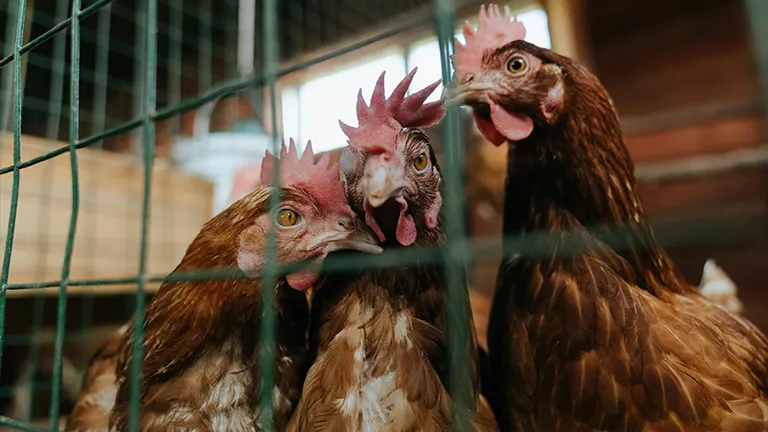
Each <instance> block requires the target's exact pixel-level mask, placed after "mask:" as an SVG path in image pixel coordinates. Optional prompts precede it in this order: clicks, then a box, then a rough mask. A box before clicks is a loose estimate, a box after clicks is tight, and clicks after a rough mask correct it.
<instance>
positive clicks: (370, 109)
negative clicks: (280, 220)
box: [340, 68, 445, 246]
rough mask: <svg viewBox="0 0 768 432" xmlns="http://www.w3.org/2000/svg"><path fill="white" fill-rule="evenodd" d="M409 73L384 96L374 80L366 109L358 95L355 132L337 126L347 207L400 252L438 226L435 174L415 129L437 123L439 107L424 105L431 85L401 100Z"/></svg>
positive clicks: (381, 85)
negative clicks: (344, 143) (343, 138)
mask: <svg viewBox="0 0 768 432" xmlns="http://www.w3.org/2000/svg"><path fill="white" fill-rule="evenodd" d="M416 70H417V69H415V68H414V69H413V70H412V71H411V72H410V73H409V74H408V75H407V76H406V77H405V79H403V81H401V82H400V84H398V86H397V87H396V88H395V89H394V90H393V92H392V95H391V96H390V97H389V99H386V98H385V95H384V73H382V74H381V76H380V77H379V79H378V81H377V83H376V87H375V88H374V91H373V95H372V96H371V104H370V106H368V105H366V104H365V101H364V100H363V97H362V90H361V92H360V93H358V104H357V117H358V122H359V126H358V127H357V128H353V127H350V126H347V125H346V124H344V123H341V122H340V123H341V127H342V129H343V130H344V133H345V134H346V135H347V137H348V138H349V141H348V142H349V147H348V148H346V149H345V150H344V152H343V153H342V156H341V167H342V170H343V171H344V175H345V178H346V181H347V183H348V190H349V193H350V197H349V199H350V203H351V204H352V206H353V207H354V208H355V209H356V210H357V211H358V212H359V213H361V214H363V215H364V218H365V222H366V223H367V224H368V226H370V227H371V228H372V229H373V231H374V232H375V233H376V235H377V236H378V238H379V241H381V242H385V241H387V240H388V239H389V238H390V237H393V236H394V237H395V239H396V240H397V242H398V243H399V244H401V245H403V246H410V245H411V244H413V243H414V242H415V241H416V239H417V236H418V233H419V232H421V230H420V229H419V228H420V227H423V228H425V229H426V230H431V229H435V228H436V227H437V225H438V220H439V215H440V209H441V208H442V196H441V194H440V184H441V178H440V170H439V168H438V166H437V160H436V158H435V154H434V151H433V149H432V147H431V145H430V143H429V138H428V136H427V135H426V134H425V133H424V132H423V131H422V130H421V129H418V128H419V127H426V126H430V125H433V124H435V123H437V122H439V121H440V120H441V119H442V118H443V116H444V115H445V109H444V108H443V106H442V102H440V101H438V102H431V103H428V104H424V101H425V100H426V99H427V97H429V95H430V94H431V93H432V92H433V91H434V90H435V88H437V86H438V85H439V84H440V81H437V82H435V83H433V84H431V85H429V86H427V87H426V88H424V89H422V90H420V91H418V92H415V93H413V94H412V95H410V96H408V97H405V93H406V91H407V90H408V87H409V85H410V83H411V81H412V80H413V77H414V75H415V74H416Z"/></svg>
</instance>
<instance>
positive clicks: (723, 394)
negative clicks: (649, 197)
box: [446, 9, 768, 431]
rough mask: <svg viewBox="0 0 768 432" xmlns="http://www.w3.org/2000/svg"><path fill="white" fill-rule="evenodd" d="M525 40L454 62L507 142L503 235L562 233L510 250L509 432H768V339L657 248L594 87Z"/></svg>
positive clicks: (496, 365) (503, 416)
mask: <svg viewBox="0 0 768 432" xmlns="http://www.w3.org/2000/svg"><path fill="white" fill-rule="evenodd" d="M489 12H490V9H489ZM483 13H485V12H481V14H483ZM488 16H490V18H488ZM504 19H505V17H504V16H503V15H501V14H499V13H498V10H496V11H495V13H489V14H488V15H486V18H485V24H486V25H488V24H489V23H491V24H490V25H489V27H494V26H496V27H497V28H498V27H499V26H501V27H503V26H505V24H499V22H500V21H499V20H504ZM506 21H508V16H507V17H506ZM492 22H495V24H494V23H492ZM482 24H483V18H481V25H482ZM478 32H479V30H478ZM496 34H499V33H498V32H497V33H496ZM522 34H523V35H524V30H523V31H522ZM468 39H469V38H468ZM480 39H482V38H480V37H478V40H480ZM519 39H522V36H520V37H512V38H508V39H507V40H503V41H501V42H502V43H500V44H498V46H495V47H493V46H486V47H485V49H484V50H483V51H482V52H481V53H479V54H477V53H474V54H473V55H474V57H470V56H468V55H464V56H463V57H462V56H459V58H456V57H455V58H454V65H455V66H456V69H457V74H456V76H455V77H454V82H453V83H452V84H451V86H449V88H448V89H447V90H446V92H447V94H448V96H449V99H451V100H452V101H453V102H459V103H464V104H467V105H470V106H471V107H472V108H473V110H474V115H475V119H476V122H477V124H478V128H479V129H480V130H481V131H482V132H483V134H484V135H485V136H486V137H487V138H488V139H489V140H491V141H492V142H494V143H496V144H501V143H502V142H505V141H507V142H509V146H510V148H509V162H508V167H507V185H506V197H505V214H504V233H505V234H506V235H508V236H522V238H523V241H524V242H529V244H530V245H531V246H533V245H534V244H535V243H537V242H538V241H540V240H542V237H541V235H545V234H546V235H549V236H551V238H550V240H551V241H549V242H546V243H545V247H546V248H547V249H546V250H547V251H548V253H546V254H545V257H544V258H539V257H525V256H522V255H521V254H519V253H517V254H515V253H514V252H513V251H511V250H509V249H508V247H507V245H505V249H506V250H505V256H506V258H505V259H504V260H503V262H502V264H501V268H500V272H499V277H498V283H497V287H496V293H495V297H494V300H493V306H492V311H491V317H490V323H489V332H488V347H489V353H488V354H489V370H490V372H489V374H490V375H491V376H492V380H490V381H489V382H488V383H485V384H488V388H489V392H488V396H489V399H490V400H491V404H492V406H493V408H494V413H495V414H496V417H497V419H498V421H499V426H500V429H501V430H503V431H514V430H519V431H556V430H564V431H565V430H567V431H572V430H574V431H575V430H580V431H662V430H663V431H668V430H669V431H763V430H768V403H767V400H766V393H765V392H766V389H768V387H767V386H768V375H767V374H766V366H767V362H766V360H767V359H768V343H767V342H766V338H765V336H764V335H763V334H762V333H761V332H760V331H759V330H758V329H757V328H756V327H755V326H754V325H753V324H752V323H750V322H748V321H747V320H746V319H744V318H742V317H738V316H735V315H733V314H731V313H729V312H727V311H726V310H724V309H723V308H720V307H718V306H716V305H715V304H714V303H712V302H711V301H709V300H708V299H706V298H704V297H703V296H701V294H700V293H699V292H698V290H697V289H696V288H695V287H693V286H691V285H690V284H688V283H687V282H685V281H684V280H683V278H682V276H681V275H680V273H679V272H678V270H677V269H676V267H675V265H674V263H673V262H672V261H671V259H670V258H669V256H668V255H667V254H666V252H665V251H664V250H663V249H662V248H661V247H660V245H658V243H657V242H656V240H655V238H654V235H653V233H652V230H651V228H650V226H649V224H648V221H647V218H646V216H645V214H644V212H643V209H642V206H641V204H640V200H639V198H638V195H637V193H636V190H635V179H634V175H633V164H632V161H631V158H630V156H629V153H628V152H627V149H626V147H625V146H624V144H623V141H622V137H621V132H620V127H619V122H618V118H617V115H616V113H615V111H614V107H613V104H612V102H611V100H610V98H609V96H608V95H607V93H606V92H605V90H604V89H603V87H602V86H601V85H600V83H599V82H598V80H597V79H596V78H595V77H594V76H593V75H591V74H590V73H589V72H587V71H586V70H585V69H583V68H582V67H580V66H579V65H577V64H576V63H574V62H572V61H571V60H569V59H567V58H564V57H562V56H559V55H557V54H555V53H553V52H551V51H549V50H545V49H541V48H538V47H536V46H534V45H531V44H529V43H526V42H524V41H522V40H519ZM488 40H489V39H485V40H483V41H482V42H487V41H488ZM469 45H470V44H468V46H469ZM457 51H458V49H457ZM457 60H459V61H462V60H471V62H476V63H475V64H474V65H467V64H465V65H464V66H465V67H462V66H461V65H457V64H456V63H457ZM467 66H471V67H467ZM597 227H607V228H605V229H604V230H603V231H601V232H600V233H591V232H588V231H587V229H588V228H589V229H591V228H597ZM539 245H540V243H539ZM627 246H628V247H627ZM525 249H526V245H525V244H524V245H523V250H525Z"/></svg>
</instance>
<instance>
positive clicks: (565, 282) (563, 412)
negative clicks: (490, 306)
mask: <svg viewBox="0 0 768 432" xmlns="http://www.w3.org/2000/svg"><path fill="white" fill-rule="evenodd" d="M570 222H573V221H572V220H571V221H570ZM563 225H566V226H578V224H573V223H568V224H563ZM561 240H562V242H561V243H560V244H559V245H558V249H560V250H561V251H562V250H563V249H564V248H565V247H567V244H571V245H575V246H577V247H580V248H581V250H586V251H585V252H579V253H576V254H573V255H570V256H567V257H564V258H554V259H548V260H544V261H519V262H515V263H509V264H508V265H507V266H505V267H506V268H505V269H504V270H506V271H503V272H502V274H500V281H501V283H502V284H510V283H519V284H522V286H520V287H515V290H513V289H512V288H513V287H512V286H502V289H501V290H498V292H497V298H496V300H495V302H494V310H493V311H492V316H493V315H498V314H507V313H508V311H509V310H517V311H522V310H525V311H529V313H526V314H523V313H520V314H511V315H507V316H508V318H507V319H506V320H504V319H493V317H492V318H491V323H492V325H491V328H490V329H489V344H490V345H491V346H494V345H497V346H505V347H506V349H505V350H503V351H501V352H499V351H498V350H497V351H492V353H491V358H490V362H491V364H492V369H493V370H494V371H496V372H499V373H503V374H507V376H505V377H497V378H496V381H495V382H499V383H505V388H495V389H493V390H492V394H493V395H494V404H498V407H499V409H498V410H497V411H496V414H497V416H499V415H500V413H501V415H506V414H503V413H502V411H503V410H505V409H506V410H507V411H510V413H509V415H510V416H513V417H512V419H511V420H512V421H511V423H512V424H515V425H516V426H517V427H518V428H519V430H529V431H535V430H543V431H548V430H583V428H587V430H638V431H639V430H701V431H703V430H710V431H714V430H728V431H762V430H768V403H766V398H765V395H764V390H765V387H766V359H767V358H768V343H766V340H765V337H764V336H763V335H762V333H760V332H759V331H758V330H757V329H756V328H755V327H754V326H753V325H752V324H750V323H749V322H747V321H745V320H743V319H741V318H740V317H737V316H734V315H732V314H730V313H729V312H727V311H725V310H723V309H722V308H719V307H717V306H715V305H714V304H712V303H711V302H709V301H708V300H706V299H704V298H703V297H700V296H690V297H686V296H682V295H676V294H670V295H669V297H668V298H664V299H662V298H658V297H655V296H653V295H652V294H650V293H648V292H647V291H644V290H641V289H639V288H637V287H636V286H635V285H634V284H633V282H632V276H631V272H630V271H629V267H628V265H627V263H626V262H625V261H624V260H623V259H622V258H620V257H619V256H618V255H617V254H616V253H615V252H614V251H612V250H611V249H609V248H608V247H606V246H605V245H603V244H602V243H600V242H598V241H597V240H596V239H594V238H593V237H590V236H589V235H588V234H587V233H586V232H581V233H576V234H573V235H569V234H563V235H562V237H561ZM505 341H506V342H505ZM509 341H513V342H512V343H510V342H509ZM510 407H511V408H512V410H510V409H509V408H510ZM500 421H501V420H500Z"/></svg>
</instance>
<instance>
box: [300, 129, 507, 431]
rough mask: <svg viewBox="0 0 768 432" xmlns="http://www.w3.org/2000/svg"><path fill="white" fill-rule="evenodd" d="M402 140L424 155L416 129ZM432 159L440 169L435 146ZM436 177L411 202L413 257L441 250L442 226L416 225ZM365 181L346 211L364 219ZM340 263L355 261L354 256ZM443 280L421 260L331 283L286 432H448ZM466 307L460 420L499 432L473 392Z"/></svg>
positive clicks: (341, 276)
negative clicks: (464, 398)
mask: <svg viewBox="0 0 768 432" xmlns="http://www.w3.org/2000/svg"><path fill="white" fill-rule="evenodd" d="M400 139H401V142H402V143H404V147H405V148H406V149H410V148H414V149H415V148H419V149H420V148H422V147H423V146H424V145H425V143H427V144H426V145H427V146H428V142H427V137H426V135H425V134H424V133H423V132H422V131H419V130H415V129H405V130H404V131H403V132H401V136H400ZM419 151H420V150H419ZM429 155H430V160H431V162H432V164H433V166H435V167H437V165H436V162H437V161H436V159H435V155H434V152H433V151H432V148H431V146H430V147H429ZM351 157H352V158H354V161H353V162H352V164H353V165H357V166H363V165H364V164H365V158H366V156H365V155H364V154H363V153H361V152H353V153H351ZM432 174H433V175H430V176H425V177H423V178H421V179H420V181H418V182H417V186H416V188H417V189H418V192H417V194H416V195H417V197H416V198H415V199H409V200H408V201H409V213H411V214H412V215H414V221H415V223H416V227H417V239H416V242H415V243H414V244H413V245H412V246H409V248H411V249H415V248H421V247H425V246H433V245H437V244H442V243H443V242H444V233H443V231H442V227H441V221H438V224H437V227H435V228H428V227H427V226H426V224H425V222H424V218H423V217H420V215H423V214H424V211H425V209H426V207H427V206H428V205H429V203H431V202H433V200H434V199H435V197H436V196H437V194H438V193H439V192H440V185H441V179H440V176H439V170H438V171H437V174H434V172H433V173H432ZM361 176H362V170H360V171H352V172H348V173H347V182H348V189H349V200H350V204H351V205H352V207H353V209H355V210H356V211H357V212H358V214H363V213H364V212H363V204H362V203H363V200H364V193H365V192H364V191H363V189H362V187H361V186H360V180H361ZM396 221H397V218H394V222H395V223H396ZM377 222H378V223H379V224H380V225H381V226H382V229H383V230H385V231H387V230H389V229H394V224H393V223H392V222H393V221H392V220H385V221H382V220H378V219H377ZM387 237H388V238H391V237H394V236H393V235H392V236H389V235H388V236H387ZM384 245H385V247H389V248H398V247H399V246H398V245H393V244H392V243H384ZM339 255H346V257H347V258H349V259H354V255H355V254H353V253H340V254H339ZM444 275H445V269H444V268H443V267H442V266H437V265H431V264H426V263H421V262H418V260H417V262H414V263H413V264H412V265H410V266H404V267H401V268H389V269H381V270H357V271H350V272H347V273H334V274H332V275H330V276H329V277H328V279H326V282H325V284H324V288H323V289H322V290H319V291H318V292H316V293H315V294H314V297H313V302H312V319H311V326H310V347H311V351H312V352H316V354H317V357H316V360H315V361H314V363H313V365H312V366H311V368H310V370H309V372H308V374H307V379H306V381H305V384H304V388H303V391H302V398H301V401H300V402H299V405H298V407H297V408H296V413H295V414H294V416H293V417H292V418H291V422H290V424H289V427H288V430H289V431H304V430H317V431H327V430H355V431H357V430H376V431H379V430H381V431H383V430H387V431H402V432H408V431H435V432H438V431H439V432H443V431H448V430H450V428H451V424H452V417H451V415H452V410H453V407H454V401H452V399H451V396H450V394H449V393H448V390H447V385H446V381H447V375H446V373H447V367H448V364H449V363H450V359H449V358H448V349H447V346H446V341H445V338H446V317H445V298H446V285H447V284H446V282H445V280H444ZM464 303H465V306H466V311H465V312H466V314H467V316H468V317H469V322H468V325H469V327H468V328H467V329H466V331H465V332H464V331H463V332H460V333H465V336H466V337H465V338H464V339H462V340H464V341H465V345H463V346H461V347H460V349H464V350H465V352H464V353H465V354H466V355H467V358H468V359H469V361H470V365H469V367H470V371H471V373H470V374H469V376H467V377H466V378H465V379H466V380H467V382H466V384H467V386H466V387H467V388H469V389H470V391H471V392H472V395H471V397H470V407H469V410H468V411H469V412H462V413H461V414H460V415H461V417H460V418H461V419H462V421H464V423H465V424H469V425H471V428H472V430H482V431H495V430H497V427H496V423H495V420H494V418H493V413H492V412H491V410H490V406H489V404H488V403H487V401H486V400H485V399H484V397H482V396H480V395H479V394H478V393H477V386H478V382H477V381H478V378H477V376H476V373H475V372H476V370H477V368H476V366H477V338H476V335H475V333H474V326H473V323H472V319H471V311H470V307H469V296H468V293H466V297H465V298H464Z"/></svg>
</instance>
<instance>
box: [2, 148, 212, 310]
mask: <svg viewBox="0 0 768 432" xmlns="http://www.w3.org/2000/svg"><path fill="white" fill-rule="evenodd" d="M12 140H13V138H12V136H11V135H10V134H5V135H0V143H2V144H0V165H1V166H3V167H5V166H9V165H12V163H13V147H12V142H13V141H12ZM63 145H65V144H64V143H59V142H54V143H51V142H49V141H46V140H44V139H41V138H36V137H32V136H23V137H22V161H25V160H29V159H31V158H34V157H36V156H40V155H42V154H45V153H47V152H49V151H51V150H53V149H55V148H57V147H59V146H63ZM78 164H79V170H78V171H79V180H80V214H79V218H78V222H77V231H76V236H75V244H74V251H73V255H72V267H71V273H70V280H86V279H115V278H130V277H136V276H137V273H138V269H139V249H140V244H141V216H142V200H143V189H144V180H143V179H144V168H143V166H142V165H141V164H140V163H138V162H137V161H135V160H134V159H133V158H132V157H130V156H128V155H124V154H117V153H111V152H105V151H101V150H96V149H87V148H86V149H81V150H78ZM153 171H154V172H153V176H152V193H151V210H150V223H149V231H148V238H147V246H148V255H147V270H148V274H149V275H151V276H156V275H164V274H167V273H169V272H170V271H171V270H173V269H174V268H175V266H176V265H177V264H178V263H179V261H180V259H181V258H182V256H183V254H184V252H185V250H186V248H187V246H188V245H189V243H190V242H191V241H192V239H193V238H194V237H195V235H197V233H198V232H199V230H200V227H201V226H202V224H203V223H205V222H206V221H207V220H208V219H209V218H210V217H211V200H212V196H213V185H212V184H211V183H210V182H208V181H207V180H205V179H202V178H200V177H195V176H190V175H186V174H182V173H180V172H178V171H176V170H175V169H171V168H161V167H155V168H154V170H153ZM12 183H13V182H12V176H11V174H6V175H2V176H0V209H1V210H0V238H2V244H3V245H4V244H5V237H6V232H7V227H8V214H9V208H10V197H11V188H12ZM71 214H72V176H71V172H70V158H69V153H65V154H62V155H60V156H57V157H55V158H53V159H50V160H47V161H44V162H42V163H39V164H37V165H33V166H31V167H28V168H24V169H22V170H21V174H20V189H19V204H18V214H17V218H16V230H15V238H14V244H13V254H12V258H11V271H10V280H9V282H10V283H11V284H14V283H27V282H43V281H55V280H59V279H61V269H62V263H63V260H64V251H65V245H66V240H67V232H68V229H69V223H70V217H71ZM156 288H157V284H154V285H151V286H148V287H147V289H148V290H154V289H156ZM57 289H58V288H46V289H44V290H43V291H44V292H45V293H46V294H55V293H56V292H57ZM135 289H136V286H135V284H128V285H100V286H95V287H77V286H73V287H70V288H69V290H68V292H69V293H83V292H95V293H98V294H115V293H123V292H127V291H131V290H135ZM28 294H29V291H28V290H23V291H17V290H10V291H8V296H9V297H13V296H21V295H28Z"/></svg>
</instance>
